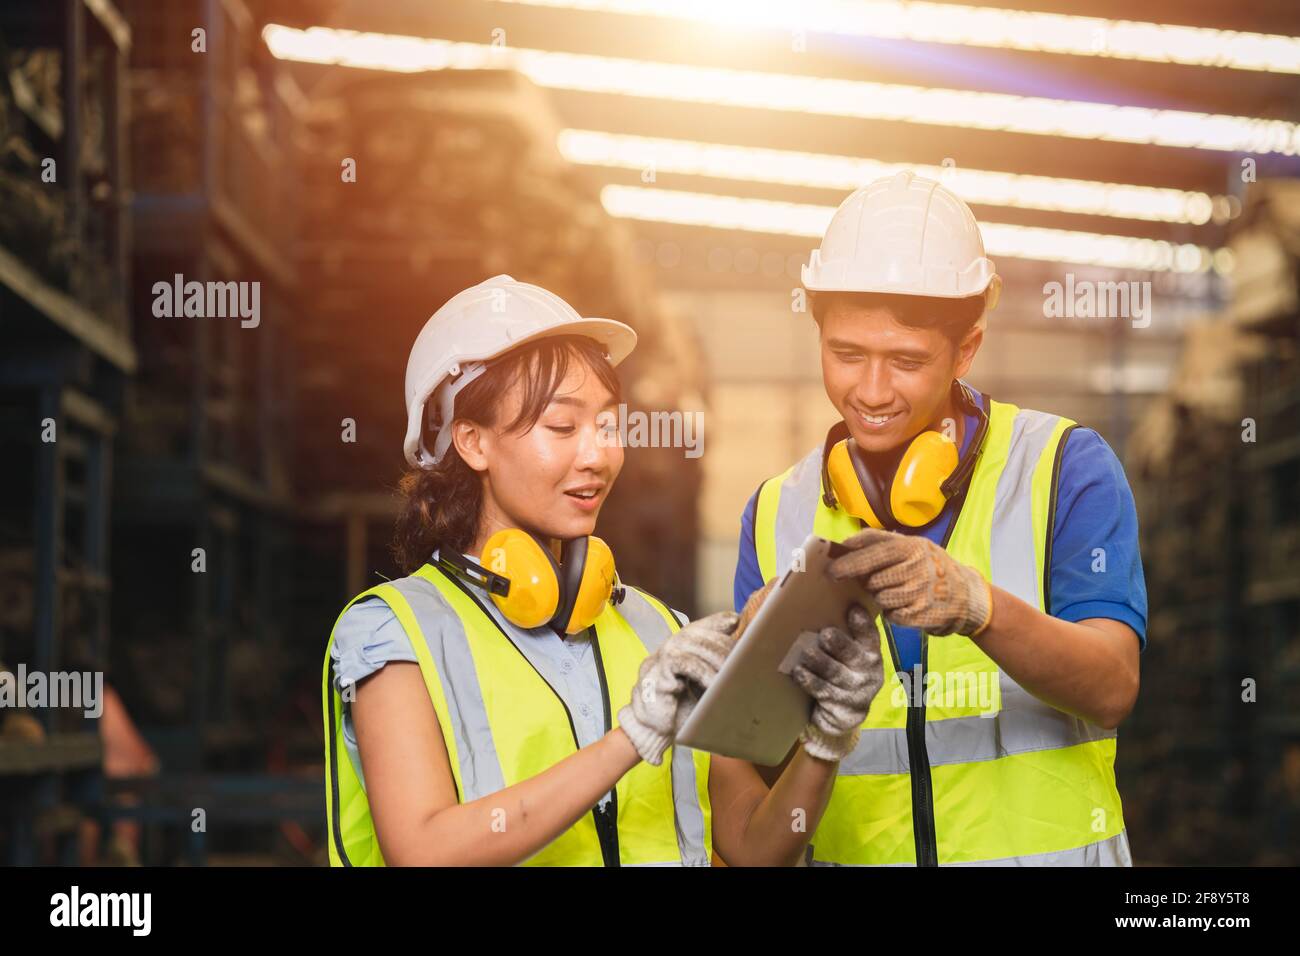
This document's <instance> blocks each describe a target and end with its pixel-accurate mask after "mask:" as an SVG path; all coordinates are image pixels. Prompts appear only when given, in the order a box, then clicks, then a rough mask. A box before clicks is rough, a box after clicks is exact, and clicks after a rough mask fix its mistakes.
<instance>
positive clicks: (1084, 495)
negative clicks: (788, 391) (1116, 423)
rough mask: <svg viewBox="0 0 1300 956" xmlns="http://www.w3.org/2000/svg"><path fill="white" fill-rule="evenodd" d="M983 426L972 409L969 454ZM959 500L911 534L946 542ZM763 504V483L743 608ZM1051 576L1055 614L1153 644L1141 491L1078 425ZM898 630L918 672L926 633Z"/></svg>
mask: <svg viewBox="0 0 1300 956" xmlns="http://www.w3.org/2000/svg"><path fill="white" fill-rule="evenodd" d="M972 391H973V392H975V395H976V397H977V398H978V400H979V403H980V407H981V408H983V409H984V410H985V411H987V410H988V407H989V403H988V397H987V396H986V395H984V394H982V393H980V392H978V391H975V390H974V389H972ZM978 426H979V419H978V418H977V417H976V416H975V415H966V427H965V429H964V433H963V436H962V447H961V452H962V454H965V453H966V449H967V448H968V447H969V446H970V442H971V440H972V438H973V436H974V435H975V431H976V429H977V428H978ZM760 488H761V486H760ZM955 504H956V503H955V501H950V502H949V503H948V506H947V507H946V508H944V510H943V511H942V512H941V513H940V515H939V518H938V519H937V520H936V521H933V522H931V523H930V524H929V525H927V526H926V527H924V528H920V529H903V531H904V533H905V534H923V535H925V536H926V537H927V538H929V539H930V540H931V541H933V542H934V543H935V544H942V543H943V539H944V536H945V534H947V531H948V526H949V525H950V524H951V523H952V521H953V520H954V518H955V516H956V507H955ZM757 506H758V491H757V490H756V491H755V492H754V494H753V496H751V497H750V499H749V503H748V504H747V505H745V513H744V514H743V515H742V516H741V519H740V555H739V559H738V560H737V562H736V578H735V585H734V598H735V603H736V610H737V611H739V610H740V609H741V608H742V607H744V605H745V601H746V600H748V599H749V596H750V595H751V594H753V593H754V591H756V590H758V589H759V588H760V587H762V586H763V576H762V574H761V572H760V571H759V569H758V552H757V551H756V550H755V548H754V513H755V509H756V508H757ZM1097 549H1101V550H1100V551H1098V550H1097ZM1103 569H1104V570H1103ZM1050 580H1051V595H1050V601H1051V607H1050V608H1049V609H1048V611H1049V613H1050V614H1051V615H1052V617H1057V618H1060V619H1061V620H1063V621H1076V622H1077V621H1083V620H1087V619H1088V618H1093V617H1104V618H1110V619H1111V620H1115V621H1120V622H1122V623H1124V624H1127V625H1128V626H1129V627H1131V628H1133V630H1134V631H1135V632H1136V633H1137V636H1138V641H1139V649H1143V648H1145V647H1146V642H1147V638H1146V628H1147V588H1146V581H1145V580H1144V578H1143V576H1142V557H1141V555H1140V554H1139V552H1138V526H1137V508H1136V506H1135V505H1134V503H1133V492H1132V491H1131V490H1130V488H1129V485H1128V479H1127V478H1126V477H1125V475H1124V468H1123V466H1122V465H1120V463H1119V459H1118V458H1116V457H1115V453H1114V452H1113V451H1111V448H1110V446H1109V445H1107V444H1106V442H1105V440H1104V439H1103V438H1102V437H1101V436H1100V435H1098V434H1097V433H1096V432H1095V431H1093V430H1092V429H1091V428H1075V429H1074V430H1073V431H1071V432H1070V434H1069V435H1068V436H1067V437H1066V441H1065V449H1064V451H1062V452H1061V474H1060V481H1059V484H1058V485H1057V493H1056V521H1055V524H1054V527H1053V529H1052V568H1051V577H1050ZM893 630H894V640H895V643H896V644H897V645H898V657H899V664H900V665H901V666H902V668H903V669H904V670H909V671H910V670H911V669H912V668H913V667H915V666H916V665H917V664H919V663H920V660H921V632H920V631H919V630H917V629H916V628H911V627H899V626H894V628H893Z"/></svg>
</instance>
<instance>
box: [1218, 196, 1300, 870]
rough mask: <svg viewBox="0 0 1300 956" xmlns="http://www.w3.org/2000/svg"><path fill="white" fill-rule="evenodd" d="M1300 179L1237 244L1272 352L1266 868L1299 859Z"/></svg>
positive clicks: (1248, 377)
mask: <svg viewBox="0 0 1300 956" xmlns="http://www.w3.org/2000/svg"><path fill="white" fill-rule="evenodd" d="M1297 203H1300V183H1297V182H1296V181H1294V180H1287V181H1283V180H1275V181H1264V182H1261V183H1260V184H1259V187H1258V188H1257V189H1256V191H1255V192H1254V193H1253V194H1251V195H1250V196H1249V197H1248V202H1247V204H1246V208H1245V210H1244V213H1243V215H1242V218H1241V224H1240V226H1239V228H1238V230H1237V231H1236V234H1235V235H1234V237H1233V248H1234V252H1235V253H1236V257H1237V260H1238V261H1239V262H1240V263H1241V266H1240V270H1239V271H1240V272H1241V276H1240V279H1239V285H1240V287H1241V295H1240V299H1241V301H1240V304H1239V305H1238V306H1237V307H1236V308H1235V309H1234V313H1233V319H1234V322H1235V323H1236V324H1237V325H1238V326H1239V327H1241V328H1242V329H1243V330H1246V331H1248V332H1249V333H1250V334H1252V335H1254V336H1256V337H1258V339H1259V340H1260V341H1261V343H1262V347H1261V348H1260V349H1259V350H1258V354H1257V355H1256V357H1255V358H1254V359H1253V360H1252V361H1250V362H1247V363H1245V365H1244V367H1243V390H1242V391H1243V403H1242V404H1243V416H1244V417H1247V416H1248V417H1249V418H1251V419H1253V421H1254V425H1255V435H1254V438H1255V440H1254V441H1253V442H1251V443H1249V444H1246V445H1244V446H1243V450H1242V453H1241V459H1242V462H1241V472H1240V481H1239V488H1238V494H1239V497H1240V500H1241V503H1242V514H1241V519H1242V525H1243V532H1244V534H1245V537H1246V540H1248V541H1249V543H1250V544H1249V547H1248V548H1243V549H1242V555H1241V557H1242V562H1241V566H1242V575H1241V600H1242V613H1241V615H1240V618H1239V620H1238V621H1237V622H1236V628H1235V632H1236V633H1235V636H1236V638H1237V640H1238V641H1240V642H1241V644H1242V645H1243V647H1244V648H1246V649H1247V651H1246V653H1247V654H1248V658H1247V659H1246V660H1245V661H1244V662H1243V663H1244V666H1243V668H1242V672H1241V674H1240V677H1241V678H1243V679H1244V678H1252V679H1253V680H1254V681H1255V682H1256V685H1257V699H1256V701H1255V702H1254V703H1253V704H1244V703H1243V704H1241V705H1240V708H1241V709H1243V710H1247V711H1248V713H1249V715H1250V718H1251V720H1250V724H1249V726H1248V733H1246V734H1244V735H1242V736H1241V737H1239V738H1237V744H1238V746H1239V747H1240V749H1241V750H1242V751H1243V753H1244V762H1245V765H1246V767H1247V770H1248V772H1247V774H1246V779H1245V786H1246V788H1247V789H1248V792H1249V794H1250V796H1251V798H1252V799H1251V803H1250V805H1249V810H1250V813H1251V820H1252V821H1253V823H1254V827H1255V833H1254V837H1255V843H1256V845H1257V846H1258V847H1259V848H1260V849H1259V860H1258V862H1261V863H1273V864H1294V863H1295V862H1296V860H1297V859H1300V716H1298V713H1300V712H1297V710H1296V700H1297V699H1300V295H1298V294H1297V289H1298V288H1300V215H1297V212H1296V209H1297Z"/></svg>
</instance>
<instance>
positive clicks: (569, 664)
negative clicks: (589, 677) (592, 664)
mask: <svg viewBox="0 0 1300 956" xmlns="http://www.w3.org/2000/svg"><path fill="white" fill-rule="evenodd" d="M560 670H562V671H564V673H566V674H567V673H569V671H571V670H573V661H565V662H564V663H563V664H561V665H560Z"/></svg>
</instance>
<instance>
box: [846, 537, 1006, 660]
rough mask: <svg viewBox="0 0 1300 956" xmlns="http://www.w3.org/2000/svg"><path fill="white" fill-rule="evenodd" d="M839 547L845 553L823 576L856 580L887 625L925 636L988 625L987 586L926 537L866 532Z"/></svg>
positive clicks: (989, 599)
mask: <svg viewBox="0 0 1300 956" xmlns="http://www.w3.org/2000/svg"><path fill="white" fill-rule="evenodd" d="M843 546H844V547H846V548H849V549H850V551H849V553H848V554H843V555H841V556H840V557H838V558H836V559H835V560H834V561H832V562H831V564H830V567H829V568H828V569H827V570H828V572H829V574H830V575H831V577H833V578H836V579H840V580H842V579H844V578H856V579H857V580H858V582H859V583H860V584H861V585H862V587H863V588H865V589H866V590H867V592H868V593H869V594H870V595H871V596H872V598H873V599H874V600H875V601H876V602H877V603H879V605H880V607H881V610H882V611H883V612H884V614H885V616H886V617H887V618H889V619H890V620H891V621H894V622H896V623H898V624H902V625H903V626H905V627H916V628H920V629H921V630H923V631H926V632H927V633H929V634H964V635H967V636H969V637H974V636H975V635H977V634H979V633H980V631H982V630H984V628H986V627H987V626H988V623H989V619H990V618H991V617H992V615H993V591H992V588H991V587H990V586H989V582H988V581H986V580H985V579H984V576H983V575H982V574H980V573H979V572H978V571H976V570H975V569H974V568H972V567H969V566H968V565H965V564H962V563H961V562H960V561H955V560H953V558H952V556H951V555H949V554H948V552H947V551H945V550H944V549H943V548H941V547H939V546H938V545H937V544H935V543H934V542H933V541H930V540H929V539H928V538H923V537H921V536H920V535H905V534H896V533H894V532H892V531H879V530H877V529H875V528H867V529H866V530H864V531H860V532H858V533H857V534H855V535H854V536H853V537H851V538H848V539H846V540H845V541H844V542H843Z"/></svg>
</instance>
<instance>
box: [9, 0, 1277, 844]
mask: <svg viewBox="0 0 1300 956" xmlns="http://www.w3.org/2000/svg"><path fill="white" fill-rule="evenodd" d="M650 8H653V12H650ZM847 9H848V13H844V12H843V8H841V7H839V6H836V5H829V4H816V3H811V4H807V3H806V4H797V5H795V4H763V3H752V4H716V5H708V4H685V3H676V2H663V3H657V4H653V5H647V4H640V3H630V2H617V0H608V2H595V0H589V2H581V3H579V2H573V3H564V2H560V0H545V2H543V0H533V2H494V0H447V2H443V3H439V4H428V3H424V2H416V0H379V2H376V0H367V2H360V0H297V2H295V0H280V2H273V0H262V2H253V0H50V2H39V0H17V2H9V3H6V4H5V5H4V7H3V9H0V346H2V347H0V395H3V403H2V404H0V447H2V449H3V451H2V455H3V459H2V460H3V462H4V465H5V467H4V468H3V469H2V470H0V481H2V482H3V486H4V492H5V493H4V494H3V496H0V663H2V664H3V666H4V667H5V668H7V669H14V668H16V667H18V666H19V665H24V666H26V667H27V668H28V669H29V670H33V671H43V672H47V673H48V672H55V671H71V670H87V671H103V672H104V673H105V674H106V682H107V684H106V686H107V688H108V692H107V694H106V703H105V709H104V714H103V716H102V717H101V718H100V719H99V720H97V721H93V720H87V719H85V718H83V717H81V715H80V712H70V711H67V710H58V711H50V710H43V709H39V708H38V709H33V710H15V709H14V708H6V709H5V710H4V711H3V712H0V859H3V860H4V861H5V862H7V863H13V864H30V863H38V862H45V863H49V862H61V863H73V862H105V863H129V862H134V861H144V862H148V863H180V862H190V863H212V864H218V863H232V862H240V863H249V862H255V863H280V864H301V863H311V862H316V863H319V862H321V861H322V860H323V859H324V846H323V842H322V832H323V819H324V810H323V792H322V788H321V767H320V763H321V752H320V740H319V737H320V714H319V706H320V696H319V666H320V661H321V657H322V653H323V649H324V645H325V638H326V636H327V634H328V632H329V628H330V626H331V624H332V622H333V619H334V616H335V615H336V614H337V613H338V611H339V609H340V608H341V607H342V605H343V603H344V602H345V601H346V600H347V599H348V598H349V597H350V596H351V595H353V594H355V593H356V592H357V591H359V590H361V589H362V588H364V587H366V586H368V585H369V584H371V583H374V582H376V581H378V580H379V578H380V577H381V576H391V575H393V574H395V569H394V568H393V567H392V563H391V561H390V559H389V557H388V555H387V550H386V548H387V538H388V534H389V531H390V528H391V525H392V520H393V516H394V513H395V512H394V508H395V501H394V498H393V488H394V485H395V483H396V480H397V477H398V475H399V473H400V468H401V465H402V462H401V457H400V439H401V434H402V430H403V424H404V411H403V409H402V406H401V401H402V399H401V381H402V375H403V370H404V365H405V358H406V354H407V351H408V349H409V346H410V343H411V341H412V340H413V338H414V336H415V333H416V332H417V330H418V329H419V328H420V326H421V325H422V323H423V322H424V321H425V319H427V317H428V315H429V314H430V313H432V312H433V311H434V309H436V308H437V306H438V305H440V304H441V303H442V302H443V301H445V300H446V299H447V298H448V297H449V296H450V295H451V294H453V293H454V292H456V291H458V290H460V289H462V288H464V287H466V286H468V285H471V284H473V283H475V282H478V281H481V280H482V279H484V278H486V277H488V276H490V275H494V274H497V273H500V272H508V273H510V274H511V275H513V276H515V277H516V278H518V279H522V280H526V281H530V282H535V283H538V284H540V285H543V286H545V287H547V288H549V289H552V290H554V291H555V292H557V293H559V294H560V295H562V296H564V297H565V298H567V299H569V300H570V301H571V302H573V303H574V304H575V305H576V306H577V307H578V308H579V309H580V310H581V311H583V312H584V313H586V314H593V315H607V316H612V317H615V318H619V319H622V320H624V321H627V322H629V323H630V324H632V325H633V326H634V327H635V328H636V329H637V332H638V334H639V336H640V338H641V345H640V347H639V348H638V350H637V352H636V354H635V355H634V356H633V357H632V359H630V360H629V361H628V363H626V364H625V365H624V366H623V368H622V373H623V379H624V384H625V388H626V394H627V397H628V402H629V405H630V407H632V408H634V409H645V410H663V411H672V410H678V411H682V412H685V413H694V412H697V411H703V412H704V413H705V433H704V442H705V443H704V450H705V453H704V454H703V455H702V456H701V457H699V458H688V457H687V456H685V455H684V454H683V451H682V449H672V448H660V449H654V448H642V449H635V450H633V451H632V452H631V453H630V454H629V456H628V465H627V467H626V469H625V471H624V475H623V477H622V478H621V479H620V481H619V485H618V488H617V490H616V492H615V493H614V495H613V497H612V500H611V501H610V502H609V505H608V507H607V508H606V509H605V511H604V513H603V514H602V517H601V533H602V534H603V535H605V536H606V537H607V538H608V539H609V540H610V541H611V543H612V544H613V546H614V550H615V552H616V554H617V555H618V560H619V567H620V572H621V573H622V575H623V576H624V578H625V579H627V580H630V581H633V582H636V583H638V584H641V585H643V586H645V587H647V588H649V589H651V590H652V591H655V592H657V593H660V594H662V595H664V596H665V597H666V598H668V599H669V600H670V601H671V602H672V603H674V604H675V605H676V606H678V607H681V608H683V609H686V610H688V611H690V612H692V613H705V612H708V611H711V610H716V609H718V608H721V607H726V606H729V605H730V602H731V574H732V570H733V567H734V563H735V555H736V545H737V537H738V531H739V518H740V513H741V510H742V508H743V506H744V504H745V501H746V500H747V498H748V497H749V495H750V494H752V492H753V491H754V489H755V488H756V487H757V485H758V484H759V482H760V481H762V480H763V479H764V478H766V477H769V476H770V475H772V474H775V473H777V472H779V471H781V470H782V469H784V468H785V467H786V466H787V465H788V464H789V463H791V462H792V461H794V460H795V459H796V458H797V457H799V456H801V455H802V454H803V453H804V452H805V451H806V450H807V449H808V448H810V447H811V446H813V445H814V444H816V443H818V442H819V441H820V440H821V437H822V435H823V434H824V430H825V428H826V427H827V426H828V425H829V424H830V423H831V421H832V420H833V414H834V413H833V410H832V408H831V406H830V405H829V403H828V402H827V400H826V398H825V396H824V393H823V391H822V388H821V383H820V373H819V368H818V361H817V352H816V340H815V335H814V332H813V328H812V323H811V318H810V317H809V316H808V315H807V314H801V313H800V312H799V311H797V310H798V300H797V296H796V292H795V290H797V288H798V267H799V265H800V263H801V262H803V261H805V260H806V258H807V254H808V251H809V249H811V248H812V247H813V246H815V245H816V242H817V239H816V236H817V234H819V232H820V230H821V227H822V226H823V225H824V223H825V220H826V218H827V217H828V216H829V214H830V212H831V210H832V209H833V208H834V207H835V206H836V205H837V204H838V203H839V201H840V200H841V199H842V198H843V197H844V196H845V195H846V194H847V193H848V192H849V191H851V189H852V188H854V187H855V186H856V185H860V184H862V183H865V182H867V181H869V180H871V179H874V178H876V177H878V176H880V175H883V174H885V173H887V172H890V171H892V170H893V169H894V168H897V167H909V168H915V169H917V170H918V172H921V173H922V174H924V175H932V176H936V177H939V178H941V179H942V180H943V181H944V182H945V183H946V184H947V185H949V186H950V187H951V188H953V189H954V190H956V191H957V192H958V193H959V194H961V195H963V196H964V197H965V198H966V199H967V200H968V201H969V202H970V203H971V204H972V206H973V208H974V209H975V212H976V215H977V216H978V217H979V219H980V221H981V223H983V224H984V230H985V237H986V242H987V243H988V245H989V249H990V255H991V256H992V258H993V259H994V260H995V261H996V262H997V263H998V266H999V271H1000V272H1002V273H1003V275H1004V276H1005V279H1006V284H1007V287H1006V291H1005V293H1004V296H1003V302H1002V304H1001V305H1000V306H999V308H998V310H997V311H996V313H994V315H993V316H992V318H991V322H990V330H989V336H988V339H987V341H986V343H985V345H984V347H983V350H982V351H981V353H980V356H979V359H978V361H977V363H976V366H975V369H974V370H973V372H972V374H971V376H970V378H971V380H972V381H973V382H974V383H975V384H976V385H977V386H979V387H980V388H982V389H984V390H986V391H989V392H991V393H992V394H993V395H995V396H996V397H998V398H1001V399H1003V400H1007V401H1012V402H1016V403H1019V404H1022V405H1027V406H1030V407H1038V408H1042V409H1045V410H1050V411H1054V412H1058V413H1060V414H1064V415H1068V416H1071V417H1073V418H1076V419H1077V420H1079V421H1080V422H1082V423H1083V424H1086V425H1088V426H1090V427H1093V428H1096V429H1097V430H1098V431H1100V432H1101V433H1102V435H1103V436H1104V437H1105V438H1106V439H1107V440H1108V441H1109V442H1110V443H1111V444H1112V446H1113V447H1115V448H1116V450H1117V451H1119V452H1120V453H1121V455H1122V457H1123V458H1124V461H1125V464H1126V468H1127V470H1128V473H1129V477H1130V480H1131V482H1132V483H1133V485H1134V489H1135V493H1136V494H1137V497H1138V502H1139V509H1140V521H1141V526H1142V540H1143V548H1144V557H1145V569H1146V576H1147V583H1148V587H1149V590H1150V603H1151V620H1150V628H1149V641H1150V643H1149V646H1148V648H1147V650H1146V652H1145V653H1144V655H1143V662H1142V663H1143V682H1142V692H1141V695H1140V698H1139V701H1138V705H1137V709H1136V710H1135V712H1134V714H1133V715H1132V717H1131V718H1130V720H1129V721H1128V722H1126V724H1125V725H1124V727H1123V728H1121V732H1120V738H1121V741H1122V743H1121V746H1120V748H1119V754H1120V765H1119V778H1120V790H1121V793H1122V795H1123V797H1124V801H1125V814H1126V819H1127V822H1128V825H1129V829H1130V836H1131V842H1132V845H1133V848H1134V853H1135V856H1136V858H1137V860H1138V862H1139V863H1148V864H1152V863H1241V864H1274V863H1296V862H1300V832H1297V831H1298V828H1300V716H1297V710H1296V705H1295V703H1294V702H1295V701H1296V700H1298V699H1300V625H1298V624H1297V620H1298V619H1300V368H1298V367H1297V364H1298V362H1300V359H1298V358H1297V352H1296V347H1297V339H1298V338H1300V296H1298V294H1297V281H1298V275H1300V272H1298V270H1297V262H1300V182H1298V181H1297V179H1296V178H1295V177H1296V176H1297V173H1298V172H1300V160H1298V159H1297V156H1296V154H1297V152H1298V151H1300V131H1298V128H1297V126H1296V124H1297V122H1298V121H1300V40H1297V39H1294V38H1295V37H1297V36H1300V13H1297V11H1296V9H1295V7H1294V4H1291V3H1286V2H1276V3H1273V2H1254V3H1238V4H1226V3H1211V2H1208V0H1195V2H1179V3H1174V2H1157V3H1151V4H1147V5H1144V6H1143V8H1142V10H1141V12H1140V14H1135V12H1134V11H1133V9H1132V5H1131V4H1122V3H1119V2H1118V0H1087V2H1077V3H1063V2H1056V0H1032V2H1026V3H1018V4H1017V11H1019V12H1014V11H1007V10H1003V9H996V8H975V7H971V6H962V5H935V4H910V5H909V4H901V3H892V2H882V3H871V4H849V5H848V6H847ZM1133 15H1140V16H1141V17H1142V18H1143V20H1144V22H1146V23H1150V24H1164V25H1165V27H1164V28H1161V29H1156V28H1150V27H1144V26H1142V25H1141V24H1138V25H1133V24H1129V25H1127V26H1126V25H1124V24H1121V23H1117V22H1115V21H1119V20H1122V19H1124V18H1125V17H1128V16H1133ZM313 28H323V29H313ZM1179 28H1193V29H1190V30H1189V29H1179ZM195 31H202V32H201V33H196V32H195ZM1227 31H1236V32H1235V33H1232V32H1227ZM359 33H360V34H370V35H369V36H359V35H358V34H359ZM1252 34H1260V35H1264V36H1263V37H1255V36H1252ZM992 97H1001V98H992ZM1204 114H1212V115H1204ZM51 160H52V161H53V162H52V164H51V162H50V161H51ZM348 161H351V162H352V163H353V164H354V166H353V167H352V168H354V169H355V181H350V179H349V177H348V175H347V170H348V168H349V165H348ZM177 273H180V274H182V275H183V276H184V277H185V279H186V280H198V281H209V280H211V281H237V282H251V281H257V282H259V283H260V292H261V316H260V322H259V323H258V325H257V326H256V327H255V328H243V327H241V325H240V322H239V321H238V320H237V319H195V318H190V319H184V318H159V317H157V316H156V315H155V312H154V298H155V297H154V294H153V291H152V289H153V285H154V283H155V282H158V281H166V282H170V281H171V280H172V278H173V276H174V275H176V274H177ZM1067 276H1072V281H1076V282H1078V281H1096V282H1115V281H1124V282H1129V281H1136V282H1149V283H1150V284H1151V285H1150V288H1151V290H1152V296H1153V299H1152V302H1151V310H1150V319H1151V321H1150V322H1149V324H1144V323H1143V322H1141V321H1134V317H1132V316H1127V315H1126V316H1120V317H1098V318H1091V317H1069V318H1062V317H1047V316H1046V315H1045V310H1044V301H1045V295H1044V285H1045V284H1046V283H1049V282H1065V281H1066V279H1067ZM349 421H350V422H351V423H353V426H354V432H355V441H347V440H345V439H344V434H345V429H346V428H347V422H349ZM51 429H53V430H51ZM51 439H56V440H51Z"/></svg>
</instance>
